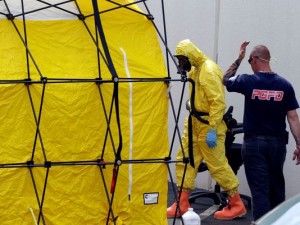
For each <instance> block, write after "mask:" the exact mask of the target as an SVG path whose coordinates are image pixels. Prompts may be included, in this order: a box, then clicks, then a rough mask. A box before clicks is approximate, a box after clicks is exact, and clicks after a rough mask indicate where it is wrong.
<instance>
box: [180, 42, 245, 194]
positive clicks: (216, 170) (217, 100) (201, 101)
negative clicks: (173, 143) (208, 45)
mask: <svg viewBox="0 0 300 225" xmlns="http://www.w3.org/2000/svg"><path fill="white" fill-rule="evenodd" d="M176 55H183V56H185V57H187V58H188V59H189V61H190V63H191V65H192V69H191V71H190V72H189V74H188V76H189V78H191V79H193V80H194V82H195V100H194V105H195V109H196V111H198V112H206V113H209V116H203V118H204V119H206V120H208V122H209V125H208V124H205V123H202V122H200V121H199V120H198V119H196V118H195V117H193V116H192V127H193V154H194V162H195V168H193V167H192V166H191V165H190V164H188V165H187V170H186V174H185V180H184V184H183V188H184V189H193V188H194V187H195V178H196V176H197V173H198V167H199V165H200V163H201V162H202V161H203V160H205V162H206V164H207V166H208V168H209V171H210V174H211V176H212V177H213V179H214V180H215V181H216V182H217V183H218V184H219V185H220V186H221V187H222V188H223V189H224V190H227V191H232V192H233V193H230V194H234V192H236V191H237V187H238V185H239V181H238V179H237V177H236V175H235V174H234V172H233V171H232V169H231V167H230V165H229V164H228V161H227V158H226V156H225V133H226V129H227V127H226V124H225V122H224V121H223V115H224V113H225V108H226V105H225V91H224V86H223V84H222V76H223V74H222V71H221V70H220V68H219V66H218V65H217V64H216V63H215V62H214V61H212V60H211V59H210V58H209V57H207V56H206V55H205V54H204V53H203V52H202V51H200V50H199V49H198V48H197V47H196V46H195V45H194V44H193V43H192V42H191V41H190V40H183V41H181V42H179V43H178V45H177V46H176ZM190 91H191V87H190ZM209 129H216V130H217V146H216V147H215V148H209V147H208V145H207V144H206V141H205V139H206V134H207V132H208V130H209ZM182 144H183V151H184V154H185V155H186V156H187V155H188V118H186V119H185V123H184V133H183V136H182ZM182 159H183V153H182V150H181V149H179V151H178V153H177V160H182ZM184 167H185V164H183V163H177V164H176V176H177V184H178V186H179V185H181V182H182V178H183V173H184Z"/></svg>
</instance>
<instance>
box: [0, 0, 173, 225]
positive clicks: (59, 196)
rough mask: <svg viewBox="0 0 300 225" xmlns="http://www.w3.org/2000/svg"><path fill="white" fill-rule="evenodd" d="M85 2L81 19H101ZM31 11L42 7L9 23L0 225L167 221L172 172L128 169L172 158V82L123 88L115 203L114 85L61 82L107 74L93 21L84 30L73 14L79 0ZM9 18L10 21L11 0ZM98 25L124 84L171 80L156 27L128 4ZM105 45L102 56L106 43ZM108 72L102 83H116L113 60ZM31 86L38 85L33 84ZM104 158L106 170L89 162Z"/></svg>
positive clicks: (2, 41)
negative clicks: (169, 128) (169, 134)
mask: <svg viewBox="0 0 300 225" xmlns="http://www.w3.org/2000/svg"><path fill="white" fill-rule="evenodd" d="M7 2H8V6H9V7H10V10H11V13H12V14H13V15H18V13H20V12H22V8H21V4H20V1H19V0H10V1H7ZM48 2H49V3H50V4H57V3H59V2H63V1H58V0H56V1H54V0H53V1H50V0H49V1H48ZM117 2H118V4H125V3H130V2H131V1H117ZM77 3H78V6H79V8H80V10H81V13H82V14H83V15H85V16H88V15H93V7H92V1H86V0H78V1H77ZM98 5H99V9H100V11H104V10H107V9H111V8H116V7H117V5H116V4H112V3H109V2H107V1H104V0H99V1H98ZM24 6H25V11H26V10H27V11H30V10H32V11H31V13H28V14H25V19H26V23H24V21H23V20H22V16H16V17H15V18H14V19H13V20H8V19H7V18H6V17H4V16H3V14H1V16H0V124H1V125H0V153H1V157H0V218H1V219H0V221H1V222H0V223H1V225H18V224H22V225H23V224H28V225H29V224H30V225H32V224H47V225H67V224H80V225H82V224H89V225H93V224H100V225H102V224H107V219H108V215H109V212H111V214H110V218H109V219H108V221H109V222H108V224H118V225H119V224H128V225H129V224H130V225H131V224H132V225H141V224H143V225H144V224H153V225H166V224H167V218H166V213H165V212H166V206H167V205H166V204H167V168H166V166H165V164H164V163H151V162H149V163H131V161H130V160H144V161H146V160H147V159H162V158H164V157H166V156H168V137H167V112H168V108H167V107H168V99H167V95H166V91H167V87H166V84H165V83H163V82H120V83H119V108H120V126H121V134H122V152H121V159H122V164H121V165H120V166H119V173H118V176H117V182H116V189H115V192H114V195H112V194H111V193H110V187H111V181H112V171H113V163H114V160H115V154H114V152H115V151H117V147H118V145H119V141H120V140H119V134H118V126H117V122H116V110H115V105H114V101H113V100H115V99H113V94H114V92H113V91H114V85H113V83H112V82H103V83H102V84H100V85H97V84H96V83H95V82H59V81H61V80H59V79H62V78H64V79H66V80H68V81H70V80H71V79H91V80H93V79H95V78H97V77H99V72H98V61H97V59H98V56H97V48H96V44H95V42H97V41H98V42H99V41H100V40H99V39H97V37H96V35H95V22H94V17H93V16H88V17H86V18H85V20H84V23H83V21H81V20H79V19H78V17H77V16H74V15H73V14H70V13H68V12H67V10H71V11H72V12H75V11H74V10H76V6H75V5H74V3H73V2H70V3H67V4H61V5H59V7H50V8H49V9H47V11H45V13H43V12H42V10H40V11H36V12H34V11H33V9H34V8H35V7H39V8H42V7H43V6H42V3H36V1H33V0H25V1H24ZM129 7H131V8H133V9H135V10H140V9H139V8H138V7H137V6H135V5H131V6H129ZM61 8H64V9H66V10H61ZM0 12H5V13H7V11H6V6H5V5H4V3H3V1H1V2H0ZM77 13H79V12H78V11H77ZM100 17H101V21H102V25H103V30H104V34H105V37H106V41H107V44H108V48H109V51H110V54H111V57H112V60H113V63H114V66H115V68H116V71H117V74H118V77H119V78H164V77H166V76H167V74H166V69H165V66H164V61H163V56H162V53H161V49H160V47H159V42H158V39H157V35H156V32H155V29H154V27H153V25H152V22H151V21H149V20H148V19H147V18H146V17H145V16H143V15H142V14H139V13H136V12H134V11H132V10H128V9H126V8H119V9H115V10H111V11H108V12H106V13H101V14H100ZM24 27H26V29H24ZM87 28H88V29H89V31H90V32H88V29H87ZM17 30H18V31H19V33H18V32H17ZM25 32H26V33H25ZM25 37H26V39H25ZM93 39H94V40H93ZM96 40H97V41H96ZM25 43H27V50H28V52H27V53H28V54H26V48H25V47H24V46H25ZM99 48H100V50H101V52H102V53H103V48H102V45H101V43H99ZM27 56H28V57H27ZM100 58H101V56H100ZM27 65H28V66H27ZM100 68H101V72H100V74H101V77H102V79H103V80H105V81H109V80H110V79H111V73H110V72H109V69H108V68H107V66H106V65H105V62H104V60H103V58H101V59H100ZM42 77H43V81H44V82H41V78H42ZM46 78H47V79H46ZM24 79H30V81H31V82H30V83H28V84H27V85H26V84H25V83H24ZM51 79H55V80H56V81H57V82H51ZM52 81H53V80H52ZM112 103H113V106H112V113H110V109H111V104H112ZM108 123H109V126H108V125H107V124H108ZM108 127H109V129H108ZM102 154H103V155H102ZM101 158H103V160H104V161H105V163H106V165H105V166H100V167H99V166H97V165H96V164H93V163H90V164H88V163H86V162H96V160H98V159H101ZM127 160H129V162H128V161H127ZM81 161H82V163H79V162H81ZM110 203H111V207H110ZM112 218H115V219H116V220H115V222H113V221H112Z"/></svg>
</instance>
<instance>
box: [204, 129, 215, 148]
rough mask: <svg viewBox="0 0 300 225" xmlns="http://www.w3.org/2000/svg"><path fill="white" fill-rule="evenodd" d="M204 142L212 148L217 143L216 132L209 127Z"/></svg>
mask: <svg viewBox="0 0 300 225" xmlns="http://www.w3.org/2000/svg"><path fill="white" fill-rule="evenodd" d="M206 144H207V145H208V147H209V148H214V147H216V145H217V132H216V130H213V129H210V130H209V131H208V132H207V134H206Z"/></svg>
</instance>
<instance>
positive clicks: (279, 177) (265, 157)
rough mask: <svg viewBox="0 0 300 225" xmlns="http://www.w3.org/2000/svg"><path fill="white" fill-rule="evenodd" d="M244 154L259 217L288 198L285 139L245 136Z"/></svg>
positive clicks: (247, 175)
mask: <svg viewBox="0 0 300 225" xmlns="http://www.w3.org/2000/svg"><path fill="white" fill-rule="evenodd" d="M242 156H243V161H244V167H245V172H246V177H247V181H248V185H249V188H250V191H251V195H252V203H253V218H254V220H257V219H258V218H260V217H261V216H263V215H264V214H265V213H267V212H268V211H270V210H271V209H273V208H274V207H276V206H277V205H278V204H280V203H281V202H283V201H284V200H285V181H284V176H283V164H284V161H285V158H286V140H285V139H284V138H279V137H269V136H255V135H251V136H246V135H245V138H244V143H243V146H242Z"/></svg>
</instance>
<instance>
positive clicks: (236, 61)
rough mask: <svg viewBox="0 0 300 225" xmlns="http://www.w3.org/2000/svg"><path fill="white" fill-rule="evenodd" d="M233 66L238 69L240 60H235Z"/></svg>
mask: <svg viewBox="0 0 300 225" xmlns="http://www.w3.org/2000/svg"><path fill="white" fill-rule="evenodd" d="M234 64H235V65H236V67H239V66H240V64H241V62H240V60H239V59H237V60H235V61H234Z"/></svg>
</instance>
